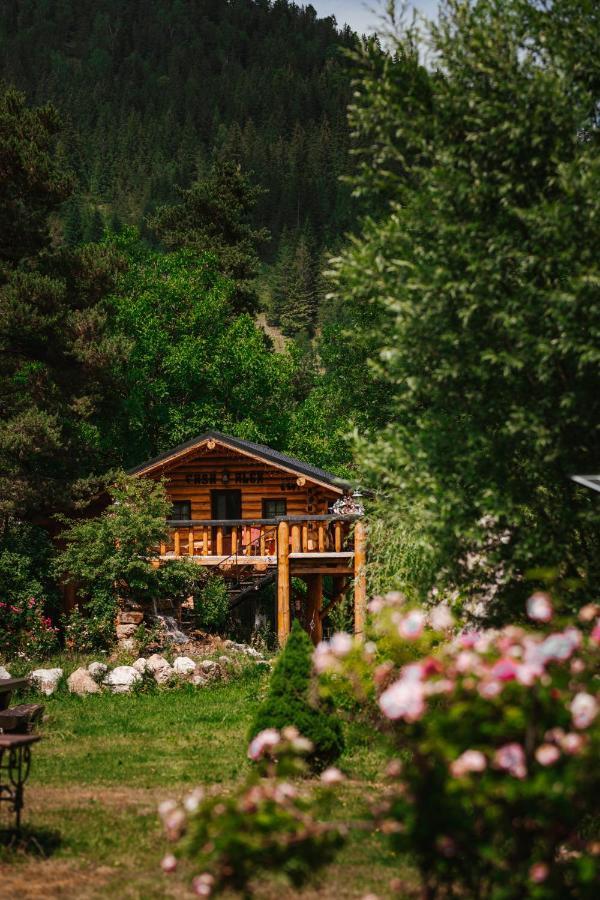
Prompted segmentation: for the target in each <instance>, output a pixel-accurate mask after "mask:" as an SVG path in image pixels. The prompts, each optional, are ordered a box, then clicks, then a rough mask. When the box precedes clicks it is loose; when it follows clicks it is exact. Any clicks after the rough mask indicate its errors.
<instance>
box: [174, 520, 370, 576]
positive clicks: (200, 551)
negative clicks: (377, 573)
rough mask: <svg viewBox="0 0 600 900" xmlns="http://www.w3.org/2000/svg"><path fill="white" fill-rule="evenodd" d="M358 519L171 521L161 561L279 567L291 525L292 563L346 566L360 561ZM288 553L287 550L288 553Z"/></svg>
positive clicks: (288, 540) (288, 538)
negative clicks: (356, 539) (356, 537)
mask: <svg viewBox="0 0 600 900" xmlns="http://www.w3.org/2000/svg"><path fill="white" fill-rule="evenodd" d="M355 521H356V517H355V516H329V515H328V516H312V517H306V518H305V517H299V516H286V517H282V518H277V519H203V520H191V521H185V522H176V521H169V522H168V526H169V538H168V541H167V542H165V543H163V544H161V546H160V553H159V556H160V558H161V560H168V559H180V558H188V559H193V560H194V562H197V563H199V564H200V565H207V566H211V565H218V566H222V565H223V564H225V563H229V564H230V566H236V565H252V564H264V563H266V564H267V565H276V564H277V556H278V547H279V544H280V542H281V527H280V526H281V525H282V523H283V524H285V525H287V544H288V556H289V559H290V560H291V561H298V563H299V564H300V563H308V562H310V561H311V560H312V561H313V562H314V561H315V560H321V561H326V560H327V561H331V562H333V561H335V560H338V561H339V562H342V561H343V560H345V561H346V565H347V566H348V565H351V563H352V557H353V556H354V541H353V531H354V527H353V526H354V522H355ZM282 549H283V548H282Z"/></svg>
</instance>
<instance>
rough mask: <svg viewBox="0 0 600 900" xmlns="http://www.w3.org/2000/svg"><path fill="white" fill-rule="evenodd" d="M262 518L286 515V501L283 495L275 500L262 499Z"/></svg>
mask: <svg viewBox="0 0 600 900" xmlns="http://www.w3.org/2000/svg"><path fill="white" fill-rule="evenodd" d="M262 513H263V519H276V518H277V516H287V502H286V500H285V497H281V498H279V497H278V498H277V499H275V500H263V503H262Z"/></svg>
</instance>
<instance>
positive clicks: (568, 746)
mask: <svg viewBox="0 0 600 900" xmlns="http://www.w3.org/2000/svg"><path fill="white" fill-rule="evenodd" d="M584 744H585V739H584V737H583V735H581V734H576V733H575V732H574V731H570V732H569V734H565V736H564V737H563V738H562V739H561V741H560V746H561V747H562V749H563V750H564V752H565V753H568V754H569V755H570V756H575V755H576V754H577V753H579V751H580V750H581V749H582V748H583V746H584Z"/></svg>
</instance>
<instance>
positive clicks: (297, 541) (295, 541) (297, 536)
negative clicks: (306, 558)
mask: <svg viewBox="0 0 600 900" xmlns="http://www.w3.org/2000/svg"><path fill="white" fill-rule="evenodd" d="M300 547H301V532H300V526H299V525H292V553H300Z"/></svg>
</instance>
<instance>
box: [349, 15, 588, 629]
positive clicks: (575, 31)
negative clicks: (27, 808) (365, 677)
mask: <svg viewBox="0 0 600 900" xmlns="http://www.w3.org/2000/svg"><path fill="white" fill-rule="evenodd" d="M565 22H568V23H569V25H568V27H563V25H564V24H565ZM599 33H600V32H599V29H598V10H597V5H596V4H592V3H587V2H586V3H583V4H581V3H577V2H572V0H571V2H569V0H565V2H562V3H559V4H551V5H550V6H548V5H545V4H543V5H542V4H538V3H537V2H533V0H532V2H527V0H514V2H513V0H510V2H507V3H502V4H499V3H496V2H492V0H490V2H487V0H480V2H467V0H456V2H455V0H452V2H449V3H447V4H446V5H445V7H444V12H443V15H442V16H441V18H440V21H439V25H438V26H436V27H432V28H431V30H430V34H429V35H428V36H425V37H421V38H418V36H416V35H414V34H411V33H410V32H408V33H404V34H400V35H399V36H398V37H397V38H396V39H395V40H394V43H393V50H394V52H393V54H392V56H391V57H390V58H389V60H382V57H381V51H380V50H379V49H378V48H377V47H376V46H375V45H373V46H370V47H367V48H366V49H365V57H364V65H363V70H361V71H364V72H366V73H367V75H365V76H364V81H363V82H362V86H359V88H358V92H357V98H356V103H355V104H354V105H353V108H352V110H351V121H352V125H353V129H354V132H355V139H356V142H357V145H358V147H359V150H360V153H359V157H360V160H361V165H360V170H359V173H358V175H357V176H356V178H355V179H354V180H353V184H354V186H355V189H356V191H357V192H358V193H364V194H365V195H366V196H367V198H368V197H371V196H374V195H377V196H378V197H379V198H380V203H379V207H378V208H377V209H375V210H374V211H371V213H370V217H369V218H366V219H365V222H364V227H363V230H362V235H361V236H360V238H358V239H357V240H356V241H355V242H353V243H352V244H351V245H350V247H349V248H348V249H347V250H346V251H345V252H344V254H343V256H342V258H341V260H340V261H339V262H338V264H337V275H336V280H337V288H336V291H337V293H338V295H339V296H340V297H345V298H348V300H347V302H348V306H347V317H348V319H349V323H350V327H348V328H346V338H345V340H344V338H343V333H342V335H341V338H342V339H341V340H339V341H337V342H335V343H332V348H333V353H334V354H336V355H337V357H338V359H339V365H338V364H337V363H334V365H336V370H337V371H338V372H339V373H340V374H341V376H343V375H344V374H345V373H348V368H347V367H348V366H349V365H351V366H352V367H353V368H354V370H355V371H357V370H358V369H357V363H358V362H359V360H360V358H362V359H363V360H364V361H368V364H369V367H370V372H371V373H372V377H371V378H370V379H369V380H368V382H367V384H366V385H363V383H362V381H361V382H360V384H359V385H358V390H359V392H361V393H363V392H364V396H365V399H366V400H367V402H368V404H369V405H368V407H367V408H364V407H363V408H364V411H365V413H366V422H365V424H366V426H367V427H368V426H369V425H371V426H373V427H374V428H377V429H379V428H381V425H382V421H381V418H379V415H380V411H381V410H383V412H384V421H386V422H387V423H388V424H387V425H386V427H385V428H384V429H383V430H382V432H381V434H380V435H379V436H378V440H374V439H373V435H372V434H368V435H367V437H368V440H366V441H365V443H364V446H363V447H362V449H361V467H362V468H363V470H366V471H367V472H368V475H369V477H370V479H371V480H372V483H373V485H375V486H377V488H378V490H379V492H380V500H381V502H380V504H379V507H378V513H380V514H381V516H382V517H383V519H384V521H386V522H387V523H388V524H389V527H390V528H393V529H396V530H401V531H403V532H404V533H411V532H412V533H415V532H417V533H419V542H420V550H419V553H421V551H422V552H423V553H424V554H425V557H426V558H422V559H421V562H420V564H419V567H418V569H419V571H418V573H417V579H416V584H413V586H414V587H415V588H417V589H419V590H421V592H422V593H424V589H426V588H427V587H432V586H433V585H436V586H439V587H444V586H446V585H460V586H461V590H464V592H465V593H467V594H470V595H472V596H475V597H482V598H485V599H486V600H487V609H488V610H489V611H490V612H492V611H493V612H494V613H495V614H496V615H497V616H498V617H504V618H506V617H507V616H510V615H511V610H514V609H520V608H521V601H522V599H523V596H524V591H525V590H526V588H525V586H524V580H523V576H524V575H526V573H527V572H528V570H529V569H531V568H532V567H534V566H537V565H538V564H539V562H540V560H544V561H546V562H547V563H548V564H549V566H550V567H552V568H556V569H557V570H559V572H560V575H561V577H563V578H564V577H569V578H578V579H579V580H580V582H581V583H582V584H583V583H585V582H587V583H588V584H594V583H596V581H597V579H598V575H599V574H600V572H599V569H598V560H599V559H600V554H599V553H598V535H599V534H600V529H599V524H600V518H599V517H600V507H598V504H597V503H595V498H594V497H593V496H591V495H590V493H589V492H586V491H585V490H583V489H581V488H579V487H576V486H575V485H573V484H572V483H571V482H570V480H569V476H570V475H571V474H572V473H574V472H581V471H592V470H594V469H595V467H596V465H597V460H598V454H599V447H600V444H599V434H600V433H599V430H598V422H599V421H600V408H599V403H600V393H599V392H598V385H597V370H598V361H599V359H598V342H597V340H596V337H595V336H596V335H597V333H598V329H599V327H600V319H599V310H600V303H599V297H598V285H599V284H600V280H599V276H598V254H597V252H596V248H597V245H598V240H599V232H598V217H597V216H596V214H595V204H596V198H597V196H598V191H599V187H600V156H599V154H598V146H599V136H598V128H597V116H596V103H597V96H598V93H597V88H598V74H597V73H598V63H597V60H598V53H597V49H598V47H597V39H598V34H599ZM423 40H426V41H428V42H429V44H430V49H431V50H432V53H431V57H430V58H431V60H432V61H433V65H432V69H431V71H430V72H427V71H426V70H425V69H424V67H423V66H422V65H421V64H420V61H419V49H418V48H419V46H422V44H423ZM369 72H370V73H371V74H370V75H369V74H368V73H369ZM407 111H408V113H407ZM352 326H353V327H352ZM353 349H354V351H355V352H354V353H353ZM344 356H345V357H346V358H345V359H343V358H342V357H344ZM345 383H347V384H350V378H348V381H347V382H345ZM350 391H351V393H350V397H349V404H350V406H351V408H352V407H353V406H357V405H359V404H360V397H359V398H358V399H355V397H353V396H352V387H350ZM377 398H381V401H382V402H381V410H378V409H376V408H375V407H376V406H377V405H378V399H377ZM386 510H388V511H389V512H386ZM407 552H408V553H409V554H412V552H413V549H412V546H411V542H410V541H409V543H408V544H407ZM408 562H409V558H408V557H407V558H406V560H405V561H404V562H403V561H401V562H400V567H401V568H402V569H403V571H404V572H406V571H407V570H408V568H409V566H408ZM424 572H427V573H428V575H427V578H425V579H422V578H421V575H422V574H423V573H424ZM409 577H410V576H409ZM423 581H425V582H428V583H426V584H423ZM390 586H394V584H393V582H392V583H391V584H390ZM582 596H583V594H582Z"/></svg>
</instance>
